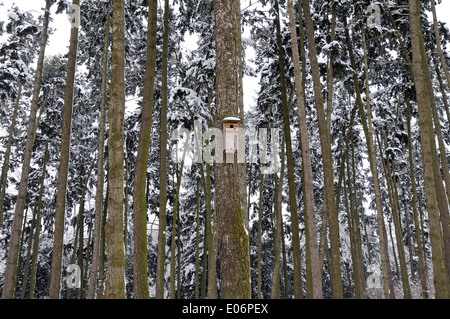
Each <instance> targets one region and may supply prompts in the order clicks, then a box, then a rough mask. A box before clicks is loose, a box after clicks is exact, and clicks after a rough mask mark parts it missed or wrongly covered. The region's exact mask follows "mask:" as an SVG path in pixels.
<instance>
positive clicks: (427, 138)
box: [409, 0, 449, 299]
mask: <svg viewBox="0 0 450 319" xmlns="http://www.w3.org/2000/svg"><path fill="white" fill-rule="evenodd" d="M409 20H410V32H411V46H412V51H413V67H414V79H415V87H416V98H417V104H418V109H419V129H420V137H421V145H422V147H421V150H422V160H423V171H424V172H423V173H424V184H425V193H426V198H427V211H428V219H429V226H430V241H431V247H432V261H433V270H434V271H433V273H434V285H435V291H436V295H435V296H436V298H439V299H441V298H443V299H445V298H448V297H449V292H448V272H447V269H446V265H445V251H444V250H443V247H444V241H443V236H442V231H441V223H440V219H439V208H438V200H437V196H436V181H435V179H436V176H434V172H433V161H435V160H436V159H435V158H433V151H432V145H431V144H432V143H433V142H434V141H432V139H434V134H433V131H432V119H431V116H430V110H429V107H428V102H429V97H428V92H427V84H426V75H425V70H424V69H425V68H428V63H427V61H424V59H423V54H422V52H421V51H422V50H424V47H423V34H422V30H421V24H420V2H419V1H418V0H409Z"/></svg>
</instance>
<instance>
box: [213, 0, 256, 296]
mask: <svg viewBox="0 0 450 319" xmlns="http://www.w3.org/2000/svg"><path fill="white" fill-rule="evenodd" d="M238 5H239V1H238V0H236V1H225V0H215V1H214V17H215V26H216V27H215V39H216V52H217V53H216V54H217V57H216V59H217V60H216V70H217V75H216V118H215V123H214V126H215V127H216V128H217V129H220V130H222V128H223V124H222V120H223V119H224V118H226V117H228V116H230V115H234V116H238V115H239V114H240V106H241V105H242V100H241V99H242V95H241V94H239V85H240V84H239V83H240V81H241V79H240V76H241V75H240V74H239V73H240V67H239V65H240V63H242V61H241V60H242V56H241V55H240V54H241V52H239V49H238V48H239V47H240V46H241V44H239V43H237V42H238V40H237V39H236V36H235V35H236V26H237V25H238V22H237V20H238V19H240V15H238V14H237V12H238V11H239V10H238V9H239V6H238ZM220 154H222V153H220ZM238 168H239V164H237V163H218V162H216V163H215V165H214V174H215V188H216V196H215V212H216V214H217V223H216V224H217V225H216V226H215V227H217V228H218V234H219V236H218V240H219V246H218V248H219V254H220V274H221V283H222V285H221V295H222V298H224V299H234V298H241V299H249V298H250V297H251V285H250V254H249V241H248V230H247V228H246V225H245V219H246V217H245V216H244V215H247V211H246V207H247V204H246V203H245V205H243V202H246V197H244V199H243V194H245V192H244V191H245V188H244V189H241V188H242V183H241V181H240V178H241V176H240V174H239V171H240V170H239V169H238ZM243 207H245V208H243Z"/></svg>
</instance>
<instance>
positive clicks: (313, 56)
mask: <svg viewBox="0 0 450 319" xmlns="http://www.w3.org/2000/svg"><path fill="white" fill-rule="evenodd" d="M302 6H303V14H304V17H305V24H306V34H307V38H308V49H309V59H310V63H311V72H312V78H313V82H314V98H315V106H316V110H317V119H318V122H319V136H320V145H321V149H322V162H323V170H324V207H325V209H324V213H325V214H328V222H329V230H330V248H331V259H332V267H331V282H332V287H333V288H332V290H333V298H335V299H342V298H343V287H342V274H341V256H340V249H339V247H340V240H339V220H338V210H337V209H336V198H335V189H334V175H333V174H334V173H333V155H332V151H331V136H330V130H329V129H328V125H327V121H326V118H325V111H324V105H323V96H322V86H321V81H320V72H319V63H318V59H317V52H316V42H315V37H314V25H313V21H312V18H311V10H310V6H309V0H302Z"/></svg>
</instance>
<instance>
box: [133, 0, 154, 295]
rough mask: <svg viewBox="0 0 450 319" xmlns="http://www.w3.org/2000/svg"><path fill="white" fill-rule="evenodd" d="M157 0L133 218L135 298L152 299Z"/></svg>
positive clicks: (151, 10) (150, 20)
mask: <svg viewBox="0 0 450 319" xmlns="http://www.w3.org/2000/svg"><path fill="white" fill-rule="evenodd" d="M157 10H158V3H157V0H150V1H149V2H148V30H147V60H146V64H145V74H144V92H143V99H142V118H141V129H140V133H139V145H138V154H137V157H136V168H135V174H134V189H133V207H134V209H133V216H134V252H133V254H134V255H133V264H134V268H133V278H134V279H133V285H134V297H135V298H138V299H148V298H149V292H148V270H147V268H148V265H147V255H148V249H147V196H146V193H145V190H146V176H147V166H148V157H149V151H150V147H151V130H152V121H153V91H154V82H155V66H156V27H157Z"/></svg>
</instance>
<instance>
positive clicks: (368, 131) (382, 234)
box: [344, 17, 394, 299]
mask: <svg viewBox="0 0 450 319" xmlns="http://www.w3.org/2000/svg"><path fill="white" fill-rule="evenodd" d="M344 27H345V28H346V29H345V37H346V41H347V45H348V50H349V55H350V62H351V66H352V68H353V69H354V70H356V69H357V68H356V62H355V57H354V55H353V49H352V42H351V40H350V33H349V30H348V28H347V18H346V17H344ZM365 64H367V63H365ZM365 80H366V82H367V81H368V77H367V73H366V76H365ZM353 82H354V86H355V91H356V103H357V106H358V109H359V113H360V116H361V121H362V124H363V129H364V135H365V137H366V144H367V150H368V155H369V162H370V170H371V172H372V176H373V183H374V192H375V203H376V209H377V224H378V234H379V242H380V252H381V253H380V255H381V269H382V274H383V277H382V280H383V291H384V298H386V299H389V298H393V297H394V291H393V289H391V288H390V287H392V275H391V270H390V264H389V251H388V241H387V233H386V226H385V223H384V216H383V204H382V199H381V188H380V181H379V176H378V166H377V159H376V149H375V144H374V135H373V125H372V114H371V109H370V101H369V100H367V104H366V107H367V108H368V109H367V116H366V113H365V110H364V104H363V101H362V98H361V89H360V86H359V80H358V75H357V74H356V73H354V74H353ZM369 116H370V117H369Z"/></svg>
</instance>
